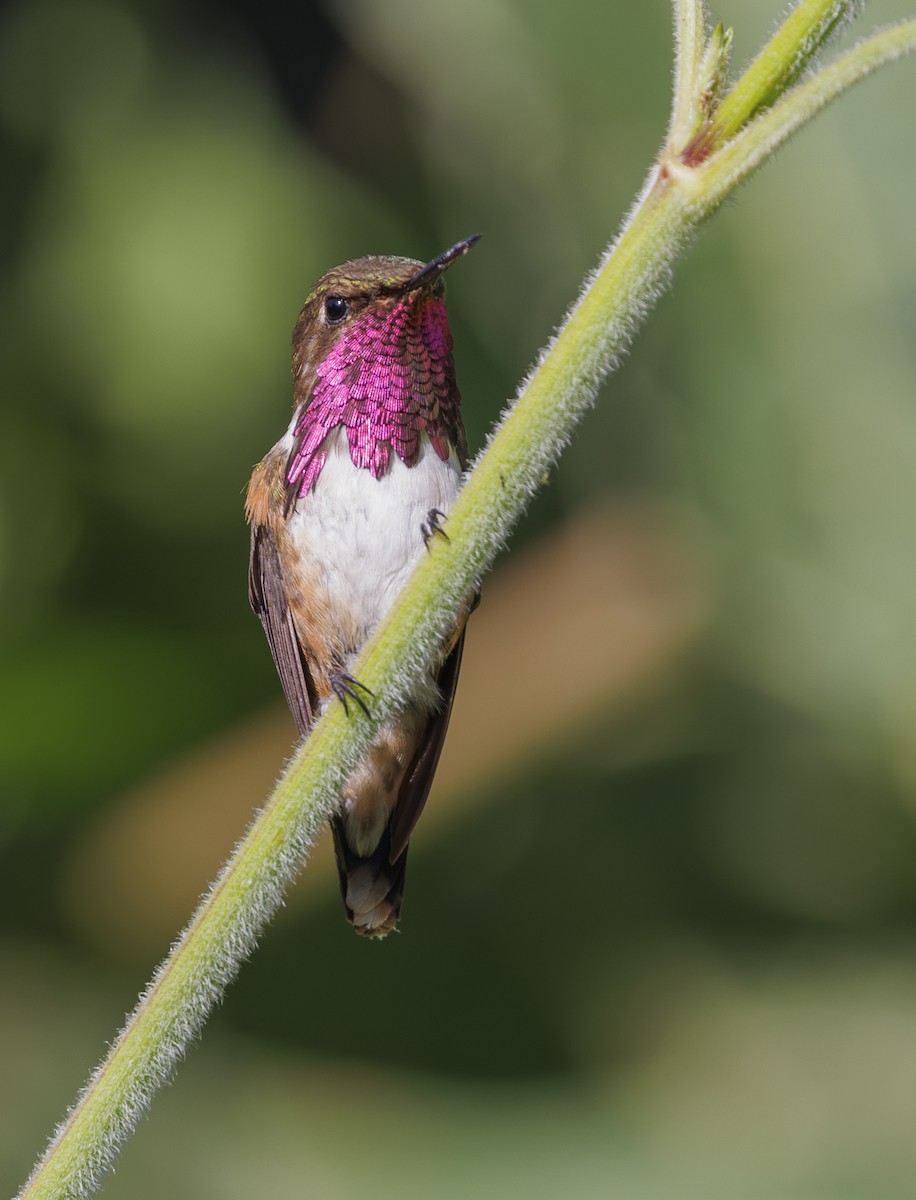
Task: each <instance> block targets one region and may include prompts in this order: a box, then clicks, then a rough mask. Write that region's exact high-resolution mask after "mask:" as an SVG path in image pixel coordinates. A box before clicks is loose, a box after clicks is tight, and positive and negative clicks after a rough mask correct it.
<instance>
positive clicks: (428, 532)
mask: <svg viewBox="0 0 916 1200" xmlns="http://www.w3.org/2000/svg"><path fill="white" fill-rule="evenodd" d="M444 520H445V513H444V512H442V510H441V509H439V508H431V509H430V510H429V512H428V513H427V514H426V520H425V521H423V522H421V524H420V532H421V533H422V534H423V545H424V546H425V547H426V549H427V550H428V549H429V543H430V542H431V541H432V539H433V537H434V536H435V535H436V534H437V533H438V535H439V537H442V538H445V540H446V541H448V540H449V537H448V534H447V533H446V532H445V530H444V529H443V528H442V526H441V525H440V523H439V522H440V521H444Z"/></svg>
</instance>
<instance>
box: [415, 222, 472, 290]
mask: <svg viewBox="0 0 916 1200" xmlns="http://www.w3.org/2000/svg"><path fill="white" fill-rule="evenodd" d="M479 240H480V234H479V233H472V234H471V236H470V237H466V238H465V239H464V241H461V242H456V243H455V245H454V246H452V248H451V250H446V251H445V253H444V254H440V255H439V257H438V258H434V259H432V260H431V261H430V262H428V263H427V264H426V266H425V267H421V268H420V269H419V271H417V273H416V275H414V276H413V277H412V278H411V279H409V280H408V282H407V286H406V287H405V288H404V291H405V292H412V291H413V290H414V289H415V288H418V287H423V286H425V285H427V284H431V283H435V282H436V280H437V279H438V278H439V276H440V275H441V274H442V273H443V272H444V271H447V270H448V269H449V267H450V266H451V265H452V263H453V262H457V261H458V259H459V258H463V257H464V255H465V254H467V252H468V251H469V250H470V248H471V247H472V246H473V245H474V243H475V242H477V241H479Z"/></svg>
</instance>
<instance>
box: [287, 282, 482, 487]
mask: <svg viewBox="0 0 916 1200" xmlns="http://www.w3.org/2000/svg"><path fill="white" fill-rule="evenodd" d="M460 403H461V401H460V397H459V395H458V387H457V384H456V382H455V367H454V363H453V360H452V336H451V333H450V332H449V328H448V320H447V317H446V312H445V302H444V301H443V300H442V298H441V297H440V296H436V295H432V294H430V293H429V292H408V293H407V294H406V295H405V296H403V297H402V298H401V299H400V300H398V301H397V302H396V303H394V304H393V305H392V306H391V307H390V308H368V309H367V310H366V311H365V312H364V313H363V314H361V315H360V316H359V317H357V318H356V319H355V320H354V322H353V324H352V326H351V327H350V328H348V329H347V330H346V332H344V333H343V335H342V336H341V338H340V340H339V341H338V342H337V344H336V345H335V346H334V347H333V349H332V350H331V351H330V352H329V353H328V354H327V356H326V357H325V358H324V359H323V360H322V361H321V362H320V363H319V365H318V368H317V375H316V381H315V386H314V388H313V389H312V393H311V395H310V397H309V398H308V399H307V400H306V401H305V403H304V405H303V407H302V410H301V412H300V413H299V419H298V420H297V422H296V425H295V429H294V445H293V450H292V452H291V454H290V456H289V461H288V464H287V472H286V480H287V484H288V486H289V487H290V488H291V489H292V490H294V492H295V494H297V495H299V496H304V495H306V494H307V493H308V492H309V491H310V490H311V489H312V488H313V487H314V486H315V483H316V481H317V479H318V476H319V475H320V473H321V468H322V467H323V466H324V463H325V459H326V457H327V438H328V435H329V434H330V433H332V432H333V431H334V430H335V429H337V428H339V427H340V426H343V427H344V428H345V429H346V436H347V443H348V446H349V450H350V458H351V460H352V461H353V464H354V466H356V467H362V468H365V469H366V470H368V471H371V472H372V475H373V477H374V478H375V479H380V478H381V477H382V476H383V475H384V474H385V473H386V472H387V471H388V468H389V465H390V463H391V454H392V451H393V452H394V453H395V454H396V455H397V456H398V458H400V460H401V461H402V462H403V463H404V464H405V466H408V467H412V466H414V465H415V464H416V462H417V459H418V458H419V456H420V438H421V435H422V434H424V433H425V434H426V436H427V437H428V438H429V440H430V443H431V445H432V447H433V449H434V450H435V452H436V454H438V456H439V457H440V458H441V459H442V460H443V461H445V460H446V459H447V458H448V457H449V454H450V452H451V450H452V449H454V450H455V452H456V454H457V456H458V461H459V462H460V463H461V466H462V467H465V466H467V442H466V440H465V434H464V428H463V426H462V423H461V417H460V411H459V409H460Z"/></svg>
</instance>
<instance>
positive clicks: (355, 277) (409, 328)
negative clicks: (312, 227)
mask: <svg viewBox="0 0 916 1200" xmlns="http://www.w3.org/2000/svg"><path fill="white" fill-rule="evenodd" d="M479 236H480V235H479V234H475V235H474V236H472V237H468V238H465V239H464V240H463V241H460V242H458V243H457V244H456V245H454V246H452V247H451V249H449V250H446V251H445V253H444V254H440V255H439V256H438V257H437V258H434V259H432V260H431V261H430V262H427V263H423V262H419V261H417V260H416V259H412V258H394V257H390V258H386V257H376V256H370V257H367V258H356V259H353V260H352V261H351V262H346V263H343V264H342V265H341V266H339V267H333V268H332V269H331V270H330V271H327V272H326V273H325V274H324V275H322V277H321V278H320V279H319V280H318V282H317V283H316V284H315V287H314V288H313V289H312V292H311V293H310V295H309V296H308V298H307V299H306V301H305V303H304V304H303V306H302V311H301V312H300V313H299V319H298V320H297V321H296V326H295V328H294V330H293V372H292V373H293V384H294V387H295V404H296V406H297V407H298V405H299V404H301V403H302V402H303V401H304V400H306V399H308V397H309V396H310V395H311V393H312V391H313V389H314V387H315V383H316V379H317V377H318V372H319V367H321V365H322V364H323V363H326V362H327V360H328V358H329V356H333V358H334V359H335V360H336V361H337V362H338V363H346V364H348V365H349V367H350V369H351V372H352V371H355V370H356V368H357V364H359V363H360V362H362V365H363V367H365V363H366V360H372V361H373V362H375V363H377V364H378V365H379V367H380V366H381V364H382V363H384V362H390V363H391V364H392V366H393V367H394V366H395V365H396V364H398V365H399V367H400V368H402V369H403V370H410V369H412V365H413V363H414V362H415V361H416V360H417V355H418V352H420V357H421V358H422V357H425V355H423V354H422V350H425V351H426V352H427V354H428V355H429V356H431V357H432V359H433V360H434V361H438V360H439V359H441V358H442V357H443V353H444V354H445V355H446V356H447V357H448V358H449V360H450V352H451V335H450V333H449V329H448V318H447V316H446V312H445V300H444V293H445V283H444V280H443V275H444V274H445V272H446V271H447V270H448V268H449V267H450V266H451V265H452V263H453V262H456V261H457V259H459V258H461V257H462V256H463V255H465V254H466V253H467V252H468V250H469V249H470V248H471V246H473V244H474V243H475V242H476V241H477V239H478V237H479ZM421 348H422V349H421ZM335 351H336V353H335ZM395 373H396V374H397V370H396V371H395Z"/></svg>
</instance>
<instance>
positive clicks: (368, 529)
mask: <svg viewBox="0 0 916 1200" xmlns="http://www.w3.org/2000/svg"><path fill="white" fill-rule="evenodd" d="M460 478H461V468H460V466H459V464H458V460H457V458H456V457H455V455H454V453H453V454H452V455H451V457H450V458H449V460H448V461H447V462H443V461H442V459H441V458H439V456H438V455H437V454H436V452H435V450H433V448H432V446H431V445H430V443H429V439H428V438H427V437H426V436H425V435H424V436H423V437H422V439H421V448H420V458H419V460H418V462H417V463H416V465H415V466H413V467H406V466H405V465H404V464H403V463H402V462H401V460H400V459H399V458H398V457H397V455H396V454H394V453H392V455H391V463H390V466H389V469H388V471H387V472H386V474H385V475H383V476H382V477H381V479H375V478H374V477H373V475H372V473H371V472H370V471H367V470H366V469H365V468H357V467H355V466H354V465H353V463H352V461H351V459H350V454H349V451H348V449H347V443H346V438H345V436H344V434H343V431H342V430H341V431H338V433H337V434H336V435H332V438H331V439H330V445H329V448H328V456H327V461H326V462H325V464H324V467H323V468H322V470H321V473H320V475H319V476H318V479H317V480H316V483H315V487H314V489H313V490H312V491H311V492H310V493H309V494H308V495H307V496H304V497H302V498H301V499H300V500H299V501H297V503H296V509H295V512H294V513H293V516H292V518H291V520H290V525H289V533H290V536H291V539H292V542H293V546H294V547H295V549H296V550H298V552H299V563H300V569H301V571H302V573H303V575H304V576H306V577H308V578H309V579H310V580H311V581H312V584H313V586H314V587H315V588H316V590H317V592H318V594H319V595H320V597H321V599H322V600H323V601H324V603H326V604H327V608H328V611H329V612H330V613H332V614H333V615H334V617H335V618H336V619H337V620H338V621H339V624H340V632H341V635H342V637H343V639H344V641H345V642H346V643H347V644H348V645H349V646H350V647H352V649H353V650H356V649H358V648H359V647H360V646H361V645H362V643H363V642H364V641H365V640H366V638H367V637H368V635H369V633H370V632H371V631H372V629H373V628H374V627H375V626H376V625H377V624H378V622H379V621H380V620H381V618H382V617H383V616H384V615H385V614H386V613H387V611H388V609H389V608H390V607H391V605H392V603H393V601H394V599H395V597H396V596H397V594H398V592H399V591H400V590H401V588H402V587H403V585H404V582H405V581H406V579H407V576H408V575H409V574H410V571H411V569H412V567H413V566H414V565H415V563H416V562H417V559H418V558H419V557H420V555H421V554H423V553H425V547H424V542H423V535H422V531H421V526H422V524H423V522H424V521H426V519H427V515H428V513H429V510H430V509H432V508H437V509H439V510H440V511H441V512H443V513H445V512H447V511H448V510H449V508H450V507H451V505H452V503H453V501H454V499H455V496H456V495H457V493H458V485H459V481H460Z"/></svg>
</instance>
